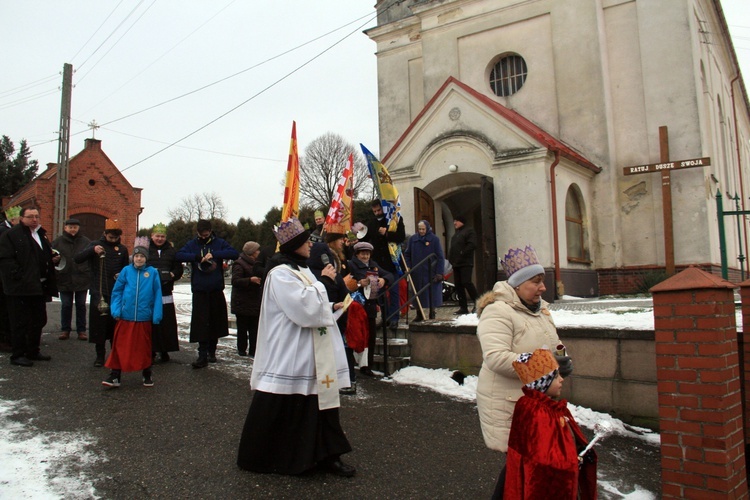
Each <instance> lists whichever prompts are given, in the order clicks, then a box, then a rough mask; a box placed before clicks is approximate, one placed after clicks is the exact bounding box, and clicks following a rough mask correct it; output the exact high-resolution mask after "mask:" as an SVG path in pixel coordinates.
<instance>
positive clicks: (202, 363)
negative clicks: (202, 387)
mask: <svg viewBox="0 0 750 500" xmlns="http://www.w3.org/2000/svg"><path fill="white" fill-rule="evenodd" d="M192 365H193V368H205V367H207V366H208V360H207V359H206V358H198V359H196V360H195V361H193V363H192Z"/></svg>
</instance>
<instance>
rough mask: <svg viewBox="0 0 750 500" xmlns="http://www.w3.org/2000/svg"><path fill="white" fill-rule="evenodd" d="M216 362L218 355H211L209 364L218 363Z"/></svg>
mask: <svg viewBox="0 0 750 500" xmlns="http://www.w3.org/2000/svg"><path fill="white" fill-rule="evenodd" d="M216 361H217V359H216V354H209V355H208V362H209V363H216Z"/></svg>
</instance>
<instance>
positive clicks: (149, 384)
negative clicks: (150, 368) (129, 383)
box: [143, 375, 154, 387]
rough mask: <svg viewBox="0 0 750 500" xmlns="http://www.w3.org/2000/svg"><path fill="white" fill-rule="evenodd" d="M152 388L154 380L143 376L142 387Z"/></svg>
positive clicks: (148, 376)
mask: <svg viewBox="0 0 750 500" xmlns="http://www.w3.org/2000/svg"><path fill="white" fill-rule="evenodd" d="M153 386H154V380H153V379H152V378H151V375H145V376H144V377H143V387H153Z"/></svg>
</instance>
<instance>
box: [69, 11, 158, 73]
mask: <svg viewBox="0 0 750 500" xmlns="http://www.w3.org/2000/svg"><path fill="white" fill-rule="evenodd" d="M143 2H144V0H141V1H140V2H138V4H137V5H136V6H135V7H133V10H131V11H130V12H129V13H128V15H127V16H125V19H123V20H122V21H120V24H118V25H117V26H116V27H115V29H113V30H112V32H111V33H110V34H109V35H107V37H106V38H105V39H104V40H102V43H100V44H99V46H98V47H97V48H96V49H94V52H92V53H91V55H89V56H88V57H87V58H86V59H85V60H84V61H83V62H82V63H81V64H79V65H78V70H79V71H80V69H81V68H83V66H85V65H86V63H87V62H89V59H91V58H92V57H94V54H96V53H97V52H98V51H99V49H101V48H102V47H103V46H104V44H105V43H107V40H109V39H110V38H111V37H112V35H114V34H115V33H116V32H117V30H119V29H120V26H122V25H123V24H125V21H127V20H128V18H130V16H132V15H133V13H134V12H135V11H136V10H137V9H138V7H140V6H141V4H142V3H143ZM110 15H111V14H110Z"/></svg>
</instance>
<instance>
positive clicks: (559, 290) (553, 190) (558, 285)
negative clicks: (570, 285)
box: [549, 149, 565, 299]
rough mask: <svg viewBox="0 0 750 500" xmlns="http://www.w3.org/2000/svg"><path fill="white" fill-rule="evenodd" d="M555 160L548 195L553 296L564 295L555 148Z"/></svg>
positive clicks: (550, 169) (558, 159) (558, 160)
mask: <svg viewBox="0 0 750 500" xmlns="http://www.w3.org/2000/svg"><path fill="white" fill-rule="evenodd" d="M554 153H555V161H553V162H552V165H550V167H549V178H550V195H551V197H552V247H553V250H554V259H555V298H556V299H559V298H560V297H562V296H563V295H565V287H564V286H563V282H562V279H560V245H559V243H560V238H559V236H558V234H557V186H556V183H555V167H557V164H558V163H560V151H559V150H557V149H555V150H554Z"/></svg>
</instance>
